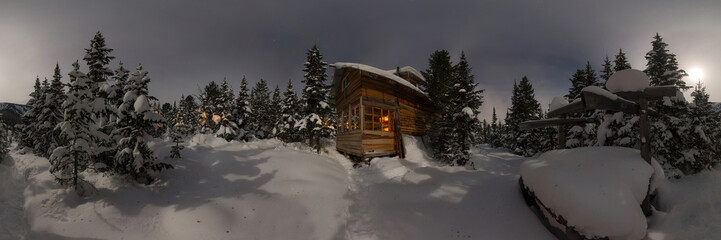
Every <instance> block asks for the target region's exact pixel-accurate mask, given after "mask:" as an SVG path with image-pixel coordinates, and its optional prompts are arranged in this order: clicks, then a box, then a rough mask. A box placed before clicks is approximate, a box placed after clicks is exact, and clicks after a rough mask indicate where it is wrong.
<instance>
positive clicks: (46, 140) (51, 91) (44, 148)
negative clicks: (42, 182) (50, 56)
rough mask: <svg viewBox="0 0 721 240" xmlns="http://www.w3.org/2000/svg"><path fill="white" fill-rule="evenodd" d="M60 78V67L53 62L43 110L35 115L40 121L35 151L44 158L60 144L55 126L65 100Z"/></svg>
mask: <svg viewBox="0 0 721 240" xmlns="http://www.w3.org/2000/svg"><path fill="white" fill-rule="evenodd" d="M61 79H62V75H61V74H60V67H59V66H58V65H57V64H55V73H54V74H53V80H52V81H51V83H50V84H49V85H48V86H47V87H46V90H45V93H44V95H45V97H44V99H43V101H44V104H43V110H42V112H41V113H40V115H39V116H38V117H37V121H38V122H39V123H40V125H39V126H38V132H39V133H40V138H39V139H38V147H37V149H36V151H37V152H38V154H39V155H40V156H42V157H46V158H47V157H50V154H52V152H53V150H54V149H55V148H56V147H58V146H59V145H60V144H61V143H60V131H59V130H58V129H56V128H55V127H56V126H57V125H58V124H59V123H60V122H62V121H63V112H62V108H61V105H62V102H64V101H65V85H64V84H63V83H62V82H61Z"/></svg>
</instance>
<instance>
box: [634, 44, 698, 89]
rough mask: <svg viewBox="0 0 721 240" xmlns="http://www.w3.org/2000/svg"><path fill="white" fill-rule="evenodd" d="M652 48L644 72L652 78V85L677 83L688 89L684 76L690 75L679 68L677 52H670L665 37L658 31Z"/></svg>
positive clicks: (680, 86) (647, 54) (647, 55)
mask: <svg viewBox="0 0 721 240" xmlns="http://www.w3.org/2000/svg"><path fill="white" fill-rule="evenodd" d="M651 46H652V49H651V51H649V52H648V53H646V61H648V62H647V63H646V69H645V70H643V72H645V73H646V75H648V78H649V79H651V86H666V85H676V86H678V87H679V88H681V89H684V90H685V89H688V88H689V87H688V86H686V82H684V81H683V80H682V78H683V77H686V76H688V74H686V71H684V70H683V69H679V68H678V62H676V54H672V53H670V52H669V51H668V50H667V49H666V47H668V44H666V43H665V42H664V41H663V38H661V36H659V35H658V33H656V36H654V37H653V41H652V42H651Z"/></svg>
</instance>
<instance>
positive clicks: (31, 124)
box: [18, 77, 43, 152]
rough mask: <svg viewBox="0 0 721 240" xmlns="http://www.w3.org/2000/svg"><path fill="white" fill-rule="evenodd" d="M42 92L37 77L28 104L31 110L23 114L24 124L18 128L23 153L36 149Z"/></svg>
mask: <svg viewBox="0 0 721 240" xmlns="http://www.w3.org/2000/svg"><path fill="white" fill-rule="evenodd" d="M42 91H43V90H42V86H41V85H40V77H36V78H35V85H34V86H33V91H32V92H31V93H30V100H28V103H27V104H26V105H27V106H28V107H30V110H28V111H27V112H25V114H23V116H22V117H21V122H22V124H21V125H20V126H18V129H19V131H18V134H19V136H18V137H19V139H18V149H21V151H22V152H27V151H30V150H29V149H32V148H34V147H35V134H36V130H37V129H38V127H37V125H38V122H37V121H36V117H37V116H38V115H39V114H40V111H42V108H40V107H39V106H40V104H41V99H40V98H41V94H42Z"/></svg>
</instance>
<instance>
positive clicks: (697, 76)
mask: <svg viewBox="0 0 721 240" xmlns="http://www.w3.org/2000/svg"><path fill="white" fill-rule="evenodd" d="M688 77H689V78H691V80H694V81H701V78H703V70H702V69H701V68H697V67H695V68H691V70H689V71H688Z"/></svg>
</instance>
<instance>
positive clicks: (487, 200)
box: [345, 139, 555, 240]
mask: <svg viewBox="0 0 721 240" xmlns="http://www.w3.org/2000/svg"><path fill="white" fill-rule="evenodd" d="M404 141H406V139H404ZM407 149H408V147H407ZM410 152H411V151H410V150H409V156H407V157H406V159H398V158H378V159H374V160H373V161H372V164H371V165H370V167H363V168H360V169H350V170H349V171H350V178H351V179H352V180H351V184H350V187H349V189H350V193H349V196H350V198H351V199H352V205H351V206H350V207H349V213H348V214H349V216H348V229H347V239H350V240H365V239H555V238H554V237H553V235H551V234H550V233H549V232H548V231H547V230H546V229H545V228H544V227H543V225H542V224H541V223H540V221H538V219H537V218H536V216H535V215H534V214H533V212H531V210H529V208H528V207H527V206H526V205H525V203H524V201H523V197H522V195H521V193H520V190H519V188H518V172H519V166H520V164H521V162H523V161H524V160H525V159H524V158H522V157H520V156H517V155H513V154H510V153H507V152H505V151H503V150H498V149H491V148H488V147H486V146H483V147H481V148H480V149H476V150H474V151H472V154H473V158H472V161H474V162H475V164H476V167H477V169H478V170H466V169H465V168H462V167H441V166H435V164H434V163H432V162H429V161H428V159H427V158H424V156H421V155H418V154H415V153H414V155H415V156H410ZM345 161H347V160H345ZM346 167H347V168H348V167H350V166H346Z"/></svg>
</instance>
